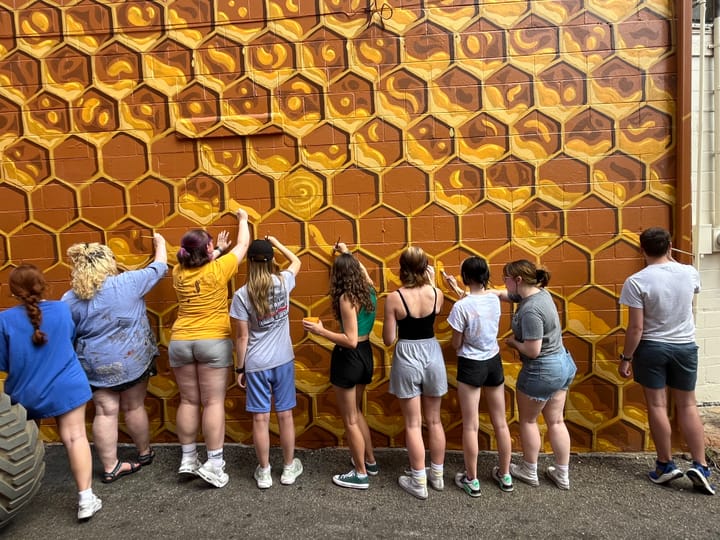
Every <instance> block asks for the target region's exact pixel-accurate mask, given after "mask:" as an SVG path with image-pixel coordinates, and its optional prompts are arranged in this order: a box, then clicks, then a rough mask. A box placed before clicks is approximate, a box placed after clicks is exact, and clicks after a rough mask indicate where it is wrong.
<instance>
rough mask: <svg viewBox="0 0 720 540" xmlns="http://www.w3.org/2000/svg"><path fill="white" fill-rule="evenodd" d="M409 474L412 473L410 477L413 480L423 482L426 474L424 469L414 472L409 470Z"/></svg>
mask: <svg viewBox="0 0 720 540" xmlns="http://www.w3.org/2000/svg"><path fill="white" fill-rule="evenodd" d="M410 472H411V473H412V477H413V478H414V479H415V480H423V481H424V480H425V478H426V477H427V474H426V473H425V469H420V470H419V471H416V470H415V469H413V468H410Z"/></svg>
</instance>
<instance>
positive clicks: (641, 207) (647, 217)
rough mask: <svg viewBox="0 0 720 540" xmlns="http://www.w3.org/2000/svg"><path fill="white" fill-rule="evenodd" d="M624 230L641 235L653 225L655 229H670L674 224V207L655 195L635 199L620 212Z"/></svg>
mask: <svg viewBox="0 0 720 540" xmlns="http://www.w3.org/2000/svg"><path fill="white" fill-rule="evenodd" d="M620 216H621V220H622V221H621V222H622V228H623V229H624V230H627V231H631V232H634V233H637V234H640V233H641V232H642V231H643V230H644V229H646V228H647V227H648V224H650V223H652V225H653V226H654V227H665V228H667V229H670V228H671V227H670V224H671V223H672V222H673V206H672V205H671V204H668V202H667V201H662V200H660V199H658V198H656V197H655V196H654V195H653V194H649V195H643V196H642V197H638V198H637V199H633V200H632V201H630V202H629V203H627V204H626V205H625V206H623V208H622V210H620Z"/></svg>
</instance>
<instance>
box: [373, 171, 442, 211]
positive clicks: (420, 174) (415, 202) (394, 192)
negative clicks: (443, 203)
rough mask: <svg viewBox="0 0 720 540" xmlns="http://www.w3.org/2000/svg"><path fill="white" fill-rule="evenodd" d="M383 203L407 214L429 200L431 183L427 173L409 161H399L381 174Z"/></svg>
mask: <svg viewBox="0 0 720 540" xmlns="http://www.w3.org/2000/svg"><path fill="white" fill-rule="evenodd" d="M381 178H382V180H381V186H382V190H381V193H382V201H383V203H384V204H386V205H388V206H391V207H392V208H394V209H396V210H398V211H400V212H402V213H403V214H405V215H409V214H411V213H412V212H413V210H415V209H416V208H421V207H423V206H425V205H426V204H427V203H428V202H430V193H431V184H430V180H429V177H428V173H426V172H424V171H422V170H421V169H418V168H417V167H415V166H413V165H412V164H410V163H405V162H403V163H399V164H397V165H396V166H395V167H393V168H391V169H388V170H386V171H384V172H383V173H382V175H381Z"/></svg>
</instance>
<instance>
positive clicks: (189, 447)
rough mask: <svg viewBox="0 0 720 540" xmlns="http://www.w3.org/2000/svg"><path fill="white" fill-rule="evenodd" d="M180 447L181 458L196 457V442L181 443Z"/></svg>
mask: <svg viewBox="0 0 720 540" xmlns="http://www.w3.org/2000/svg"><path fill="white" fill-rule="evenodd" d="M181 448H182V457H183V459H188V460H189V459H192V458H197V444H195V443H191V444H183V445H181Z"/></svg>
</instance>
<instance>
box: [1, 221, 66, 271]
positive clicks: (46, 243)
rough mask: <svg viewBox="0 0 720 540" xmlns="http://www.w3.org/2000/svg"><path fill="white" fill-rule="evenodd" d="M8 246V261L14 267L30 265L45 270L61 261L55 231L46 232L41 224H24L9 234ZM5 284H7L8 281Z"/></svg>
mask: <svg viewBox="0 0 720 540" xmlns="http://www.w3.org/2000/svg"><path fill="white" fill-rule="evenodd" d="M30 239H32V241H29V240H30ZM8 246H9V249H8V253H9V257H8V258H7V259H8V262H11V263H12V264H14V265H18V264H22V263H30V264H34V265H35V266H37V267H38V268H40V269H45V268H47V267H48V266H51V265H53V264H55V263H56V262H57V261H58V260H59V258H58V251H57V238H56V234H55V231H49V230H46V229H45V228H44V227H43V226H42V225H40V224H39V223H32V222H27V223H24V224H23V226H22V227H20V228H19V229H17V230H15V232H13V233H12V234H9V235H8ZM4 283H7V279H6V280H4Z"/></svg>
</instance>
